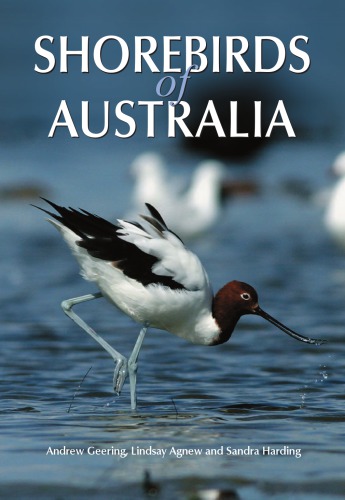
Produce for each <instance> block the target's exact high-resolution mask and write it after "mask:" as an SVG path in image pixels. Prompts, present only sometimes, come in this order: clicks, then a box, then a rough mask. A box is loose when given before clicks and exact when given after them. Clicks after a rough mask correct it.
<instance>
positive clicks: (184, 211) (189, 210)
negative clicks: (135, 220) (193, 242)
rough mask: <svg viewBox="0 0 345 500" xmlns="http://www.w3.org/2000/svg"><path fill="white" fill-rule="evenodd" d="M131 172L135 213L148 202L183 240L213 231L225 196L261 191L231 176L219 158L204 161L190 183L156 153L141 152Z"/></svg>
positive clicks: (245, 181) (251, 184) (253, 184)
mask: <svg viewBox="0 0 345 500" xmlns="http://www.w3.org/2000/svg"><path fill="white" fill-rule="evenodd" d="M131 172H132V174H133V177H134V189H133V196H132V210H133V212H134V213H136V212H137V211H138V210H140V209H141V207H142V206H143V205H144V204H145V203H150V204H152V205H154V206H156V207H157V208H158V210H160V211H161V213H162V216H163V217H165V218H167V219H169V221H170V227H171V229H172V230H173V231H175V232H176V233H178V234H179V235H180V236H181V238H182V239H191V238H195V237H197V236H200V235H202V234H203V233H205V232H206V231H207V230H209V229H210V228H211V227H212V226H213V225H214V224H215V222H216V220H217V219H218V218H219V217H220V215H221V213H222V210H223V205H224V200H225V199H227V198H230V197H231V196H234V195H245V194H251V193H253V192H256V191H257V186H256V184H255V183H254V182H253V181H249V180H235V179H229V175H228V173H227V169H226V168H225V166H224V165H223V164H222V163H221V162H219V161H216V160H205V161H202V162H201V163H200V164H199V165H198V167H197V168H196V169H195V170H194V172H193V174H192V176H191V179H190V182H189V185H187V186H186V184H187V182H186V179H185V178H183V177H182V176H172V175H169V173H168V171H167V169H166V167H165V163H164V161H163V159H162V157H161V156H160V155H158V154H156V153H142V154H140V155H139V156H138V157H137V158H136V159H135V160H134V162H133V164H132V166H131Z"/></svg>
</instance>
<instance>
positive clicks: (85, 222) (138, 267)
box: [37, 198, 324, 409]
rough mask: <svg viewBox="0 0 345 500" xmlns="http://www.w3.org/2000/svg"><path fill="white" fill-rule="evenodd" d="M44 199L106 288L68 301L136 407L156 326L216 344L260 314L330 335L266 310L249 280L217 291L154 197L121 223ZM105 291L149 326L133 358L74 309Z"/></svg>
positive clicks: (84, 267) (84, 265)
mask: <svg viewBox="0 0 345 500" xmlns="http://www.w3.org/2000/svg"><path fill="white" fill-rule="evenodd" d="M43 199H44V198H43ZM44 201H46V202H47V203H49V204H50V205H51V207H53V208H54V209H55V211H56V212H57V213H53V212H50V211H49V210H45V209H42V208H40V207H37V208H40V209H41V210H43V211H44V212H46V213H47V214H48V215H49V216H50V217H52V219H49V221H50V222H51V223H52V224H53V225H54V226H55V227H56V228H57V229H58V230H59V231H60V232H61V234H62V236H63V238H64V239H65V241H66V242H67V244H68V246H69V247H70V249H71V250H72V253H73V254H74V256H75V257H76V259H77V260H78V262H79V264H80V267H81V273H82V275H83V277H84V278H85V279H87V280H89V281H94V282H95V283H96V284H97V286H98V288H99V290H100V292H98V293H92V294H88V295H84V296H81V297H75V298H72V299H68V300H64V301H63V302H62V308H63V310H64V312H65V313H66V314H67V315H68V316H69V317H70V318H71V319H72V320H73V321H75V323H77V324H78V325H79V326H80V327H81V328H83V329H84V330H85V331H86V332H87V333H88V334H89V335H91V336H92V337H93V338H94V339H95V340H96V341H97V342H98V343H99V344H100V345H101V346H102V347H103V348H104V349H105V350H106V351H107V352H108V353H109V354H110V355H111V357H112V358H113V360H114V362H115V372H114V390H115V392H116V393H118V394H120V392H121V389H122V386H123V384H124V382H125V379H126V377H127V375H129V381H130V391H131V407H132V409H135V408H136V374H137V361H138V356H139V352H140V348H141V345H142V342H143V340H144V337H145V333H146V330H147V328H148V327H152V328H158V329H161V330H167V331H168V332H171V333H173V334H175V335H177V336H179V337H182V338H184V339H186V340H188V341H190V342H192V343H194V344H201V345H205V346H213V345H217V344H222V343H224V342H226V341H227V340H229V338H230V337H231V334H232V332H233V330H234V328H235V326H236V324H237V322H238V320H239V319H240V317H241V316H243V315H245V314H255V315H257V316H261V317H262V318H264V319H266V320H267V321H269V322H271V323H273V325H275V326H276V327H278V328H280V330H282V331H283V332H285V333H287V334H288V335H290V336H291V337H293V338H295V339H297V340H300V341H302V342H307V343H309V344H317V345H318V344H322V343H323V342H324V341H323V340H317V339H312V338H309V337H304V336H302V335H299V334H298V333H296V332H294V331H293V330H290V328H288V327H286V326H285V325H283V324H282V323H280V322H279V321H277V320H276V319H275V318H273V317H272V316H270V315H269V314H267V313H266V312H265V311H263V310H262V309H261V308H260V306H259V304H258V295H257V292H256V291H255V289H254V288H253V287H252V286H250V285H248V284H246V283H242V282H240V281H231V282H229V283H227V284H226V285H225V286H224V287H223V288H221V289H220V290H219V291H218V292H217V294H216V295H215V296H213V293H212V289H211V286H210V283H209V279H208V276H207V273H206V271H205V269H204V268H203V266H202V264H201V262H200V260H199V259H198V257H197V256H196V255H195V254H194V253H193V252H191V251H190V250H188V249H187V248H186V247H185V246H184V244H183V243H182V241H181V240H180V238H179V237H178V236H177V235H176V234H175V233H173V232H172V231H170V230H169V229H168V227H167V226H166V224H165V222H164V220H163V218H162V217H161V215H160V214H159V213H158V211H157V210H156V209H155V208H154V207H153V206H151V205H149V204H146V206H147V209H148V211H149V212H150V215H142V216H141V218H142V222H141V223H138V222H127V221H124V220H118V221H117V225H115V224H112V223H111V222H108V221H107V220H105V219H102V218H101V217H99V216H97V215H93V214H91V213H90V212H87V211H86V210H75V209H73V208H64V207H61V206H59V205H56V204H55V203H52V202H51V201H48V200H45V199H44ZM100 297H104V298H106V299H108V300H109V301H110V302H111V303H112V304H113V305H115V306H117V307H118V308H119V309H120V310H121V311H122V312H124V313H125V314H127V315H128V316H129V317H131V318H132V319H133V320H135V321H136V322H138V323H140V324H141V325H142V328H141V331H140V333H139V336H138V338H137V341H136V343H135V345H134V349H133V351H132V353H131V355H130V357H129V358H128V360H127V358H125V357H124V356H123V355H122V354H120V353H119V352H118V351H116V350H115V349H114V348H113V347H111V346H110V345H109V344H108V343H107V342H106V341H105V340H104V339H103V338H102V337H100V336H99V335H98V334H97V333H96V332H95V331H94V330H93V329H92V328H91V327H90V326H89V325H88V324H86V323H85V322H84V321H83V320H82V319H81V318H80V317H79V316H78V315H77V314H76V313H75V312H74V311H73V310H72V308H73V306H75V305H76V304H80V303H82V302H86V301H89V300H93V299H98V298H100Z"/></svg>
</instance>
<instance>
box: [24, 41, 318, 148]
mask: <svg viewBox="0 0 345 500" xmlns="http://www.w3.org/2000/svg"><path fill="white" fill-rule="evenodd" d="M308 41H309V39H308V37H306V36H303V35H298V36H294V37H293V38H291V40H290V41H289V43H288V44H286V45H285V44H284V43H283V42H282V40H280V39H279V38H277V37H274V36H254V37H253V39H252V40H249V39H247V38H246V37H244V36H224V37H220V36H213V37H211V38H210V39H209V40H208V39H205V38H204V37H201V36H186V37H181V36H178V35H175V36H163V37H162V38H161V39H160V40H157V39H156V38H154V37H152V36H135V37H133V38H132V39H131V40H125V39H124V38H121V37H119V36H116V35H107V36H103V37H102V38H100V39H98V40H96V41H92V40H90V37H89V36H81V37H80V42H78V43H77V44H76V43H74V44H70V43H69V41H68V37H67V36H60V37H53V36H51V35H43V36H40V37H38V38H37V39H36V41H35V52H36V54H37V56H39V59H38V61H37V63H36V64H35V67H34V70H35V72H37V73H39V74H41V75H46V74H50V73H52V72H59V73H69V74H72V73H73V72H75V71H78V72H79V70H76V65H75V61H76V60H79V61H80V72H81V73H94V72H97V71H98V72H101V73H106V74H110V75H113V77H114V78H116V75H118V74H119V73H121V72H123V71H128V72H133V73H134V74H136V73H144V72H145V73H146V72H151V73H152V74H153V75H155V74H157V73H158V74H164V75H165V76H163V77H160V78H159V79H158V81H157V79H155V80H154V83H153V90H154V91H155V94H156V95H157V96H158V97H159V98H161V99H154V100H149V101H148V100H138V101H133V100H132V99H123V100H121V101H115V102H114V100H113V97H114V96H109V99H106V100H104V101H103V103H101V104H99V103H97V104H94V105H92V104H91V103H90V101H81V104H80V105H79V106H77V108H76V107H75V103H73V106H71V105H70V103H68V102H67V100H66V99H62V100H61V101H60V103H59V105H58V106H57V110H55V118H54V120H53V123H52V126H51V128H50V130H49V133H48V137H54V136H55V133H56V131H57V129H58V128H59V129H62V130H64V131H65V133H67V134H69V136H70V137H72V138H77V137H80V135H81V134H83V135H85V136H87V137H90V138H92V139H98V138H101V137H104V136H105V135H107V134H108V133H109V132H110V133H112V134H113V135H114V136H115V137H117V138H121V139H128V138H130V137H132V136H133V135H134V134H135V133H136V131H137V121H139V120H140V123H141V124H142V123H145V124H146V125H145V127H146V130H145V133H146V136H147V137H155V118H156V114H157V112H158V110H161V112H163V113H165V121H166V124H167V125H166V133H167V136H168V137H175V135H176V129H177V128H178V129H179V131H181V132H182V134H183V135H184V136H185V137H200V136H201V134H202V132H203V129H204V128H205V127H213V128H214V130H215V131H216V133H217V135H218V136H219V137H249V133H248V132H247V131H245V130H238V127H237V122H238V114H239V113H241V109H239V106H238V102H237V101H233V100H231V80H229V94H230V99H229V101H228V102H227V103H224V106H227V107H228V108H229V114H230V120H229V123H221V120H220V118H219V116H218V113H217V109H216V107H215V104H214V102H213V100H212V99H210V100H209V101H208V103H207V105H206V107H205V109H204V110H203V115H202V118H201V120H200V123H199V125H198V126H197V127H196V128H195V130H190V127H189V126H188V116H189V115H190V112H191V108H190V105H189V103H188V102H187V101H186V100H183V96H184V93H185V90H186V87H187V82H188V81H189V80H190V79H191V78H192V77H193V76H194V75H197V74H200V73H202V72H204V71H212V73H221V72H224V73H226V74H232V73H238V72H240V73H241V72H243V73H252V72H254V73H276V72H277V71H280V70H281V69H284V70H286V71H289V72H291V73H295V74H297V75H298V74H301V73H305V72H306V71H307V70H308V69H309V67H310V63H311V61H310V57H309V55H308V53H307V52H306V51H305V47H306V45H307V44H308ZM72 45H73V46H72ZM301 47H302V48H301ZM272 50H273V53H274V54H275V56H274V57H273V59H272V58H270V59H269V61H270V62H269V63H267V62H264V61H266V59H265V57H264V55H265V52H267V51H269V52H270V54H272ZM72 58H73V61H74V64H73V67H72V66H70V63H71V60H72ZM175 74H180V75H179V77H178V78H176V77H175V76H174V75H175ZM190 85H191V84H188V86H190ZM162 98H163V99H162ZM164 98H167V99H166V100H164ZM91 106H92V111H93V112H95V113H97V115H100V116H103V124H102V125H101V127H99V125H98V130H95V127H94V126H93V125H92V124H91V123H90V119H89V115H90V108H91ZM261 106H262V102H261V101H254V102H253V109H254V137H270V136H271V133H272V130H273V129H274V127H283V128H285V131H286V134H287V136H288V137H295V132H294V130H293V126H292V124H291V122H290V119H289V116H288V113H287V110H286V108H285V105H284V101H283V99H279V100H278V101H277V104H276V108H275V110H274V112H273V114H272V118H271V121H270V123H269V125H268V127H267V126H266V127H265V129H264V130H263V127H262V123H261ZM80 114H81V123H80V125H79V124H77V125H76V119H75V118H74V116H79V115H80ZM142 114H144V115H145V116H141V115H142ZM143 118H144V119H143ZM160 128H161V127H160Z"/></svg>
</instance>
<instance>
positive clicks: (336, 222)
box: [325, 151, 345, 248]
mask: <svg viewBox="0 0 345 500" xmlns="http://www.w3.org/2000/svg"><path fill="white" fill-rule="evenodd" d="M332 172H333V173H334V174H335V175H337V176H338V177H339V180H338V182H337V183H336V185H335V186H334V188H333V190H332V192H331V194H330V198H329V201H328V205H327V208H326V212H325V224H326V228H327V229H328V231H329V232H330V234H331V235H332V237H333V238H334V240H335V241H336V242H337V243H339V244H340V245H341V246H343V247H344V248H345V151H343V152H342V153H340V154H339V155H338V156H337V157H336V159H335V160H334V163H333V165H332Z"/></svg>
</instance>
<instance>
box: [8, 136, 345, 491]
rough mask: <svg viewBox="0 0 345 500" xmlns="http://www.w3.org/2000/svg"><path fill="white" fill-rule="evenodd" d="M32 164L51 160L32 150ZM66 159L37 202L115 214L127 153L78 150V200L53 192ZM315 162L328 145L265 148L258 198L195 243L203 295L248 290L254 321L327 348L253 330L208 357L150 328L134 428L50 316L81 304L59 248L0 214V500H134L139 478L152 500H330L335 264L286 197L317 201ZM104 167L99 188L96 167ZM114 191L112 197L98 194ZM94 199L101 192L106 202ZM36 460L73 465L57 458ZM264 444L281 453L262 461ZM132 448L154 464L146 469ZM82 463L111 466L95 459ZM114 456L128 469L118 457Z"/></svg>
mask: <svg viewBox="0 0 345 500" xmlns="http://www.w3.org/2000/svg"><path fill="white" fill-rule="evenodd" d="M332 148H333V146H332ZM168 149H169V146H168V145H163V146H162V151H163V152H165V153H166V152H167V151H168ZM40 151H41V154H42V155H43V156H44V157H46V155H47V154H48V153H47V152H46V151H45V149H44V145H42V146H41V147H40ZM64 154H65V156H66V160H67V162H66V171H65V172H63V174H61V177H60V176H59V177H56V174H55V172H54V169H53V168H51V169H49V170H47V169H45V166H44V164H45V162H44V161H41V162H40V163H39V164H38V165H37V167H36V170H35V174H36V175H37V178H39V179H40V181H41V183H43V184H44V185H46V186H49V189H50V197H51V198H53V199H55V200H56V201H58V202H60V201H61V200H62V202H65V203H66V204H71V205H75V206H82V207H85V208H86V209H89V210H92V211H95V212H98V213H100V214H102V215H106V216H108V217H115V216H118V215H122V214H123V213H124V212H125V210H126V208H127V206H126V201H125V200H126V195H127V194H128V193H129V190H130V186H131V181H130V179H128V178H127V176H126V168H127V166H126V165H127V164H126V161H127V157H126V150H125V149H124V150H123V151H117V153H116V154H114V153H112V154H111V148H109V146H107V145H102V148H95V146H92V147H90V146H88V144H85V157H86V158H87V160H86V161H84V163H83V169H84V171H85V174H86V175H85V177H84V182H83V189H82V190H80V189H79V190H78V188H77V185H78V183H79V181H78V179H77V177H75V176H74V177H72V175H71V177H70V181H69V182H68V183H67V185H66V186H64V184H65V182H66V180H63V179H66V177H67V176H68V172H69V170H68V168H67V166H69V167H70V166H71V164H72V162H74V161H75V159H74V154H75V152H74V151H73V147H71V148H70V149H69V151H68V152H65V153H64ZM175 154H176V153H175ZM329 154H330V151H329V147H328V145H326V144H325V143H324V144H318V143H316V142H305V143H303V142H299V143H295V144H294V145H293V146H290V145H289V144H285V145H284V144H279V145H276V146H275V147H273V148H271V149H269V150H267V151H266V152H265V154H264V155H262V156H261V158H260V159H259V160H258V161H256V162H255V165H256V166H255V169H254V167H250V166H249V167H248V170H247V171H246V172H247V174H246V175H250V176H252V175H253V176H255V177H256V178H257V179H258V180H259V181H260V182H261V184H262V186H263V188H262V192H261V194H260V195H259V196H255V197H252V198H245V199H241V200H235V201H234V202H232V203H231V204H230V205H229V206H228V207H227V209H226V211H225V214H224V217H223V219H222V220H221V221H219V225H218V227H215V228H214V231H212V233H210V234H209V235H208V236H207V237H206V238H205V239H201V240H199V241H194V242H192V244H191V246H192V248H193V250H194V251H195V252H197V253H198V255H199V256H200V258H201V259H202V261H203V263H204V265H205V267H206V269H207V270H208V273H209V275H210V278H211V280H212V283H213V285H214V288H215V289H217V288H219V287H220V286H221V285H222V284H223V283H224V281H226V280H227V279H233V278H236V279H240V280H244V281H248V282H250V283H252V284H253V285H254V286H255V287H256V288H257V290H258V291H259V297H260V303H261V306H262V308H263V309H265V310H267V311H268V312H269V313H270V314H272V315H273V316H275V317H277V318H278V319H279V320H280V321H282V322H284V323H286V324H288V325H289V326H290V327H291V328H293V329H295V330H296V331H298V332H300V333H302V334H304V335H310V336H313V337H317V338H325V339H327V340H328V342H327V344H324V345H322V346H319V347H317V346H312V345H306V344H303V343H300V342H297V341H295V340H293V339H291V338H290V337H288V336H286V335H284V334H283V333H282V332H280V331H279V330H276V329H275V328H274V327H273V326H272V325H270V324H268V323H266V322H264V321H263V320H261V319H259V318H249V317H247V318H243V319H242V320H241V321H240V324H239V325H238V327H237V328H236V331H235V333H234V334H233V337H232V338H231V340H230V342H228V343H227V344H225V345H222V346H218V347H214V348H205V347H199V346H193V345H190V344H188V343H185V342H184V341H183V340H181V339H178V338H175V337H174V336H173V335H171V334H168V333H166V332H161V331H158V330H150V331H149V333H148V335H147V338H146V339H145V342H144V346H143V349H142V352H141V356H140V362H139V374H138V411H137V412H136V413H132V412H131V411H130V409H129V388H128V384H127V383H126V384H125V386H124V389H123V393H122V394H121V396H120V397H116V396H115V395H114V393H113V392H112V371H113V365H112V361H111V360H110V359H109V358H108V356H107V354H106V353H105V352H103V351H102V350H101V349H100V348H99V347H98V345H96V344H95V343H94V342H93V340H92V339H90V338H88V336H87V335H86V334H84V333H83V332H82V331H81V330H80V329H79V328H78V327H77V326H76V325H74V324H73V323H72V322H71V321H70V320H68V318H66V317H65V316H64V315H63V313H62V311H61V309H60V305H59V304H60V302H61V300H63V299H64V298H68V297H71V296H76V295H81V294H84V293H87V292H89V291H90V290H93V288H92V286H90V284H88V283H87V282H85V281H83V280H82V279H81V278H80V276H79V275H78V267H77V265H76V263H75V262H74V260H73V258H72V257H71V256H70V254H69V251H68V249H67V248H66V246H65V244H64V242H62V241H61V240H60V237H59V235H58V234H57V233H56V232H55V231H54V229H53V228H52V227H50V226H49V225H48V224H47V223H46V222H45V220H44V215H43V214H42V213H40V212H39V211H37V210H36V209H34V208H33V207H30V206H29V205H28V203H27V202H26V201H17V202H15V201H13V202H8V203H3V204H2V210H3V213H4V214H5V216H4V217H3V218H2V222H1V224H2V225H3V228H4V230H6V234H7V237H6V239H5V240H4V241H3V245H2V246H1V254H2V255H1V268H2V276H3V286H2V288H1V290H0V300H1V309H2V316H1V332H2V335H1V340H0V341H1V352H2V356H3V365H2V369H1V371H2V376H1V381H0V384H1V393H2V399H1V403H0V412H1V422H2V428H3V433H2V435H1V438H0V439H1V448H2V450H3V453H2V457H3V458H5V460H3V464H2V468H1V471H2V480H1V486H0V493H1V494H2V495H3V496H5V495H8V494H10V493H11V492H12V491H13V489H14V488H16V491H18V494H20V495H21V496H23V497H25V495H26V496H33V495H35V496H36V497H38V498H51V497H52V496H54V495H56V497H59V498H70V497H73V498H79V497H80V498H92V497H94V496H95V495H96V494H97V497H100V498H102V497H104V498H106V497H109V496H110V495H112V496H114V495H115V497H119V498H133V496H140V495H145V489H144V486H143V484H144V482H143V478H144V472H145V470H148V471H149V473H150V475H151V478H152V481H153V482H155V483H157V484H158V486H159V488H160V490H159V498H176V497H177V496H178V497H182V498H195V495H199V497H200V498H201V496H200V495H201V493H202V492H203V491H204V490H209V489H220V490H224V491H225V490H226V491H229V492H233V493H234V494H235V493H236V494H237V495H238V496H239V498H248V499H252V498H253V499H254V498H255V499H261V498H267V497H268V496H269V497H272V498H279V499H288V498H291V496H292V495H293V496H294V498H310V499H311V498H313V499H314V498H323V499H324V498H337V497H339V496H342V494H343V492H344V491H345V480H344V474H343V471H344V444H343V441H344V435H345V413H344V393H343V392H344V391H343V387H344V380H345V378H344V363H343V359H344V350H345V345H344V330H343V328H344V327H343V324H344V312H343V311H344V308H343V304H344V298H345V274H344V271H343V269H344V259H345V256H344V254H343V253H342V251H341V250H340V249H338V248H337V247H336V246H335V245H334V244H333V242H332V241H331V240H330V238H329V236H328V234H327V233H326V231H325V229H324V227H323V223H322V209H321V208H320V207H319V206H317V205H315V204H313V203H312V202H311V201H310V200H309V199H303V198H297V197H296V196H294V195H292V194H291V193H289V192H288V191H286V189H285V187H284V186H285V185H286V181H287V180H289V179H291V178H293V179H295V180H296V178H297V180H298V179H299V181H300V182H302V181H303V182H307V183H308V184H309V185H310V186H311V187H312V189H313V190H315V191H316V190H317V189H319V187H320V186H322V184H323V183H324V182H325V179H326V177H324V174H323V165H324V164H325V163H326V158H327V156H328V155H329ZM30 156H31V158H30ZM182 156H183V153H182V152H181V158H180V160H181V161H182ZM100 157H101V158H103V166H102V167H103V170H102V176H103V178H102V179H100V178H99V177H98V176H97V173H96V172H95V171H94V170H93V169H92V164H93V163H94V162H96V161H99V158H100ZM28 158H29V160H28ZM296 158H298V159H299V162H300V164H302V163H305V162H309V163H310V164H312V163H314V170H313V172H311V171H310V170H309V171H303V177H302V176H300V177H298V175H299V171H298V165H296ZM10 159H11V161H15V162H16V164H17V165H18V169H19V171H21V177H22V178H25V169H26V168H28V167H27V165H28V164H29V163H30V161H32V149H31V146H30V144H28V143H27V144H26V145H25V144H24V145H23V146H22V148H21V149H20V150H19V151H16V150H14V149H13V148H12V147H11V146H8V147H7V148H4V149H3V159H2V161H3V163H6V161H10ZM192 160H193V158H192V157H189V161H192ZM56 161H57V160H56ZM115 162H116V163H117V165H119V167H118V168H117V169H116V170H114V163H115ZM277 164H279V165H280V168H279V169H277V168H276V165H277ZM120 165H122V166H123V167H120ZM292 165H295V167H293V166H292ZM294 169H295V171H294ZM241 172H242V175H243V172H244V171H243V170H242V171H241ZM308 173H309V174H308ZM311 174H312V175H311ZM64 175H66V177H63V176H64ZM110 178H114V185H113V186H112V189H111V190H110V189H109V187H108V184H107V183H106V182H104V180H105V179H110ZM263 180H268V181H266V182H265V183H263V182H262V181H263ZM96 184H99V185H103V186H104V189H103V195H104V196H103V197H102V198H100V197H99V196H98V195H97V192H96V193H95V189H94V187H95V185H96ZM73 191H75V193H77V195H76V196H73ZM110 191H111V192H110ZM75 198H76V199H75ZM35 202H36V200H35ZM78 310H79V313H80V314H81V315H82V317H83V318H84V319H85V320H86V321H89V322H90V323H91V324H92V325H93V327H94V328H95V329H96V331H98V332H100V333H102V334H104V337H105V338H106V339H108V340H109V341H110V343H112V344H113V345H114V346H115V347H116V348H118V349H119V350H120V352H123V353H125V354H126V353H127V354H128V353H129V352H130V350H131V348H132V345H133V343H134V342H135V338H136V335H137V333H138V331H139V329H138V326H137V325H135V324H133V323H132V322H131V321H130V320H129V319H128V318H126V317H124V316H123V315H122V314H120V313H119V312H118V311H116V310H115V309H114V308H112V307H111V306H110V305H109V304H107V303H105V302H102V301H95V302H94V303H89V304H88V305H80V306H79V308H78ZM88 370H90V371H89V372H88ZM87 372H88V373H87ZM86 374H87V376H86V377H85V379H84V380H83V377H84V376H85V375H86ZM49 447H51V449H59V450H61V449H64V447H66V448H68V449H76V448H78V449H79V448H80V449H82V450H84V451H83V452H82V453H83V454H82V455H72V456H70V455H67V456H66V455H63V456H55V455H51V454H50V453H49V452H48V450H49ZM150 447H151V448H150ZM228 447H229V448H228ZM268 447H269V448H270V449H271V450H272V449H278V450H283V452H282V453H285V455H279V454H278V455H267V454H263V451H264V449H266V448H268ZM284 447H285V448H284ZM138 448H139V449H144V450H150V449H154V450H157V449H158V448H160V449H165V450H166V452H165V453H166V454H165V457H164V458H163V457H161V456H156V455H144V456H143V455H139V454H138V453H139V451H138ZM88 449H89V452H88ZM95 449H99V450H104V451H103V453H107V452H106V450H109V449H110V450H113V454H110V455H93V454H91V453H93V452H94V450H95ZM120 449H125V450H126V452H127V453H128V455H127V456H126V457H124V458H121V457H119V456H118V453H119V450H120ZM178 449H181V450H182V452H183V453H185V454H186V453H191V452H192V451H191V450H194V449H199V450H200V452H197V453H200V455H187V456H186V455H184V456H182V457H181V458H178V457H177V456H176V453H177V451H176V450H178ZM230 449H231V450H235V452H233V453H242V455H234V454H232V452H231V450H230ZM174 450H175V451H174ZM210 450H213V452H212V451H210ZM236 450H239V451H236ZM241 450H242V451H241ZM255 450H258V451H255ZM297 450H300V453H301V457H300V458H296V456H295V455H296V453H298V451H297ZM47 452H48V454H47ZM208 453H214V454H213V455H208ZM256 453H258V455H257V454H256ZM266 453H267V452H266ZM277 453H279V452H277ZM198 492H199V493H198ZM200 492H201V493H200ZM229 494H230V493H229ZM234 498H236V497H234Z"/></svg>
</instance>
